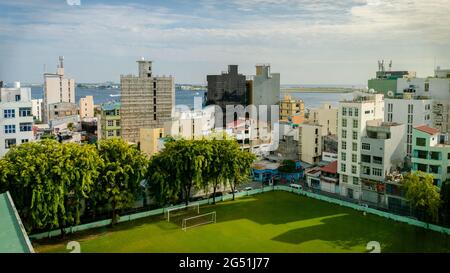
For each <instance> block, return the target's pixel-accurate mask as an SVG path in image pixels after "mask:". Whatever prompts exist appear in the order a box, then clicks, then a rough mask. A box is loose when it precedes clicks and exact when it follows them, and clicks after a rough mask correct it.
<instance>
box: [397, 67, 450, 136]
mask: <svg viewBox="0 0 450 273" xmlns="http://www.w3.org/2000/svg"><path fill="white" fill-rule="evenodd" d="M449 71H450V70H449V69H440V67H437V69H436V70H435V71H434V77H427V78H400V79H397V93H410V94H413V95H414V96H416V97H428V98H430V99H432V100H433V102H432V106H431V110H432V111H431V123H428V122H427V123H426V124H429V125H430V126H433V127H435V128H437V129H439V130H440V131H441V132H443V133H448V132H450V73H449Z"/></svg>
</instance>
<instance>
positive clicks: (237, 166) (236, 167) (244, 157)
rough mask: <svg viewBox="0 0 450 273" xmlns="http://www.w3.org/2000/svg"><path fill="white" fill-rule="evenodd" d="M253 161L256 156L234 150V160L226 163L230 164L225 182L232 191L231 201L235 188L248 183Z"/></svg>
mask: <svg viewBox="0 0 450 273" xmlns="http://www.w3.org/2000/svg"><path fill="white" fill-rule="evenodd" d="M255 159H256V156H255V155H254V154H252V153H250V152H248V151H243V150H241V149H234V160H232V161H229V162H227V164H231V170H232V171H231V172H230V176H229V177H227V180H228V181H229V183H230V186H231V189H232V191H233V200H234V197H235V196H234V192H235V191H236V188H237V186H238V185H240V184H242V183H245V182H247V181H248V177H249V175H250V172H251V165H252V163H253V161H255Z"/></svg>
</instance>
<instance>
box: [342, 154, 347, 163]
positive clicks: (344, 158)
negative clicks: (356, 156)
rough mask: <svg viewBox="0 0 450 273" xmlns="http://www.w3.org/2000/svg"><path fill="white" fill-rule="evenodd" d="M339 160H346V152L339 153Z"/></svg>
mask: <svg viewBox="0 0 450 273" xmlns="http://www.w3.org/2000/svg"><path fill="white" fill-rule="evenodd" d="M341 160H342V161H346V160H347V154H346V153H341Z"/></svg>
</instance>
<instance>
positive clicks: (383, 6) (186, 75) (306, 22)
mask: <svg viewBox="0 0 450 273" xmlns="http://www.w3.org/2000/svg"><path fill="white" fill-rule="evenodd" d="M67 2H76V0H68V1H66V0H28V1H26V0H14V1H13V0H10V1H7V0H0V60H1V61H0V79H3V80H6V81H7V82H11V81H16V80H18V81H22V82H42V72H43V70H44V65H46V68H47V71H54V70H55V69H56V63H57V59H58V56H59V55H64V57H65V67H66V73H67V74H69V75H70V76H72V77H74V78H75V80H76V81H77V82H100V81H108V80H110V81H115V82H118V81H119V79H120V75H121V74H131V73H132V74H135V73H137V71H136V70H137V66H136V62H135V61H136V60H137V59H139V58H140V57H141V56H143V57H145V58H147V59H151V60H153V61H154V68H153V70H154V72H155V73H156V74H159V75H173V76H175V79H176V82H178V83H201V84H204V83H206V75H207V74H218V73H220V72H221V71H223V70H226V68H227V65H228V64H238V65H239V69H240V71H241V72H242V73H244V74H254V73H255V72H254V70H255V68H254V65H255V64H257V63H270V64H271V66H272V72H279V73H281V81H282V83H284V84H365V83H366V82H367V79H368V78H370V77H372V76H373V75H374V74H375V70H376V69H377V60H379V59H385V60H391V59H392V60H393V68H394V69H398V70H413V71H417V73H418V75H419V76H428V75H432V73H433V68H434V65H435V64H436V65H440V66H441V67H444V68H445V67H450V50H448V49H449V46H450V15H449V14H450V5H449V3H448V1H447V0H427V1H421V0H395V1H388V0H337V1H336V0H323V1H314V0H228V1H213V0H198V1H189V0H160V1H115V0H113V1H99V0H81V1H80V2H81V5H68V4H67Z"/></svg>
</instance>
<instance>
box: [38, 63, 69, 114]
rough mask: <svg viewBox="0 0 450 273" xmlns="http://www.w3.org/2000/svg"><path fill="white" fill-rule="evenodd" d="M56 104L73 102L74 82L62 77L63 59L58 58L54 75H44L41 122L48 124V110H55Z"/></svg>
mask: <svg viewBox="0 0 450 273" xmlns="http://www.w3.org/2000/svg"><path fill="white" fill-rule="evenodd" d="M58 103H72V104H75V105H76V102H75V80H74V79H70V78H66V77H65V75H64V57H62V56H60V57H59V64H58V67H57V70H56V73H44V108H43V110H44V112H43V117H42V118H43V121H44V122H45V123H49V122H50V117H49V115H50V108H52V107H53V108H57V105H56V104H58Z"/></svg>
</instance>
